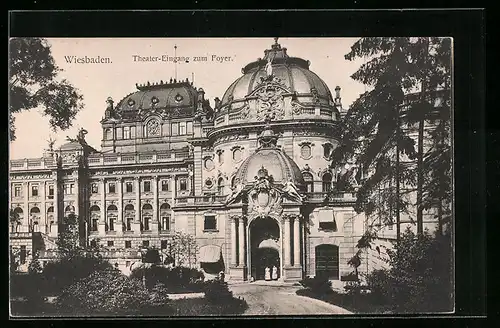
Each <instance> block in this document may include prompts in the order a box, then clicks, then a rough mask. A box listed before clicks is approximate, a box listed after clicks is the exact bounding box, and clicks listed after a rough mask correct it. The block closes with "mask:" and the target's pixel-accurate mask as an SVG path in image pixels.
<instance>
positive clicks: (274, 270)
mask: <svg viewBox="0 0 500 328" xmlns="http://www.w3.org/2000/svg"><path fill="white" fill-rule="evenodd" d="M271 278H272V279H273V280H278V268H277V267H276V265H273V273H272V275H271Z"/></svg>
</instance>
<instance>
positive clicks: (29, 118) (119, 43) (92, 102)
mask: <svg viewBox="0 0 500 328" xmlns="http://www.w3.org/2000/svg"><path fill="white" fill-rule="evenodd" d="M357 39H358V38H280V39H279V41H278V42H279V43H280V44H281V46H282V47H285V48H287V53H288V55H289V56H292V57H300V58H303V59H306V60H309V61H310V62H311V66H310V69H311V70H312V71H314V72H315V73H316V74H318V75H319V76H320V77H321V78H322V79H323V80H324V81H325V82H326V84H327V85H328V86H329V87H330V90H331V91H332V94H333V95H334V94H335V91H334V89H335V86H337V85H338V86H340V87H341V88H342V90H341V97H342V103H343V106H344V107H345V108H347V107H348V106H349V105H350V104H351V103H352V102H353V101H354V100H356V98H357V97H358V96H359V94H361V93H363V92H364V91H365V87H364V86H363V85H362V84H360V83H357V82H355V81H353V80H352V79H351V78H350V76H351V74H352V73H354V72H355V71H356V70H357V69H358V68H359V66H360V65H361V64H362V63H363V61H362V60H358V61H353V62H351V61H347V60H345V58H344V55H345V54H347V53H348V52H349V51H350V47H351V45H352V44H353V43H354V42H355V41H356V40H357ZM48 41H49V43H50V44H51V46H52V55H53V57H54V60H55V62H56V64H57V65H58V66H59V67H60V68H62V69H63V70H64V71H63V72H61V73H60V78H66V79H67V80H68V81H69V82H70V83H72V84H73V85H74V86H75V87H76V88H77V89H78V90H79V91H80V93H81V94H82V95H83V97H84V100H83V101H84V105H85V106H84V109H83V110H82V111H81V112H80V113H79V114H78V115H77V117H76V119H75V121H74V122H73V127H72V128H70V129H69V130H66V131H57V132H53V131H52V130H51V129H50V127H49V123H48V118H47V117H43V116H42V115H41V114H40V111H39V110H36V109H34V110H32V111H30V112H24V113H19V114H16V115H15V117H16V123H15V124H16V137H17V139H16V141H14V142H12V143H11V144H10V158H11V159H18V158H25V157H41V156H42V153H43V151H44V149H46V148H47V145H48V143H47V140H48V139H49V137H50V136H52V138H53V139H56V143H55V147H58V146H60V145H61V144H63V143H65V142H66V141H65V139H66V136H71V137H74V136H76V133H77V131H78V129H79V128H80V127H84V128H85V129H86V130H88V132H89V133H88V134H87V136H86V140H87V142H88V143H89V144H90V145H92V146H94V147H95V148H97V149H99V148H100V143H101V137H102V132H101V126H100V123H99V121H100V120H101V118H102V116H103V115H104V110H105V108H106V98H107V97H112V98H113V100H114V101H115V104H116V103H117V102H118V101H120V100H121V99H122V98H123V97H125V96H126V95H127V94H129V93H131V92H134V91H135V90H136V89H135V83H140V84H142V83H145V82H147V81H150V82H159V81H160V80H163V81H167V80H170V78H171V77H172V78H173V77H174V72H175V67H174V66H175V64H174V63H173V62H134V60H133V55H139V56H153V55H154V56H162V55H164V54H165V55H168V56H173V55H174V45H177V56H188V57H191V58H192V57H194V56H208V57H209V58H208V59H209V61H207V62H194V61H193V60H190V62H189V63H179V64H177V78H178V79H182V80H185V79H186V78H189V80H190V81H191V78H192V73H194V81H195V82H194V85H195V86H196V87H197V88H199V87H202V88H203V89H204V90H205V97H208V99H210V104H211V105H212V106H213V105H214V102H213V99H214V98H215V97H219V98H222V96H223V94H224V92H225V91H226V88H227V87H229V85H230V84H231V83H232V82H233V81H234V80H235V79H237V78H238V77H240V76H241V69H242V68H243V67H244V66H245V65H246V64H248V63H249V62H251V61H255V60H256V59H257V58H259V57H263V56H264V50H265V49H268V48H270V46H271V45H272V44H273V43H274V40H273V39H272V38H237V39H236V38H203V39H196V38H183V39H181V38H168V39H165V38H154V39H153V38H141V39H130V38H129V39H125V38H123V39H104V38H99V39H97V38H93V39H90V38H86V39H77V38H71V39H69V38H58V39H48ZM212 55H218V56H230V57H232V61H229V62H224V63H217V62H212V61H211V57H212ZM65 56H79V57H82V56H89V57H95V56H101V57H109V58H110V59H111V61H112V63H110V64H69V63H67V62H66V60H65Z"/></svg>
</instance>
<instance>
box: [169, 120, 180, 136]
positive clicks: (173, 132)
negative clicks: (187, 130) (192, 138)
mask: <svg viewBox="0 0 500 328" xmlns="http://www.w3.org/2000/svg"><path fill="white" fill-rule="evenodd" d="M170 134H171V135H173V136H177V135H179V123H172V130H171V133H170Z"/></svg>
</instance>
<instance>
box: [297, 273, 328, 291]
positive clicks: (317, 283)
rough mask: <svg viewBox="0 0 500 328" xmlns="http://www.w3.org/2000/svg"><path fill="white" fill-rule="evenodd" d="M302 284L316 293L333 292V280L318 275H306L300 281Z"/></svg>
mask: <svg viewBox="0 0 500 328" xmlns="http://www.w3.org/2000/svg"><path fill="white" fill-rule="evenodd" d="M300 284H301V285H302V286H304V287H305V288H308V289H310V290H311V291H312V292H314V293H316V294H328V293H331V292H332V282H331V281H329V280H328V279H327V278H322V277H318V276H315V277H314V278H309V277H306V278H304V279H302V280H301V281H300Z"/></svg>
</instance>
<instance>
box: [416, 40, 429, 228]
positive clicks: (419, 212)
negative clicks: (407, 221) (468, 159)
mask: <svg viewBox="0 0 500 328" xmlns="http://www.w3.org/2000/svg"><path fill="white" fill-rule="evenodd" d="M428 54H429V38H425V42H424V58H427V56H428ZM426 64H427V63H426V59H424V67H423V68H422V69H423V70H424V72H425V71H426V70H427V67H426ZM426 78H427V76H425V75H424V77H423V79H422V90H420V102H421V104H425V101H426V99H425V98H426V97H425V95H426V94H425V93H426V89H427V82H426ZM420 110H422V108H421V109H420ZM419 115H420V120H419V122H418V141H417V142H418V149H417V234H419V235H421V234H423V233H424V218H423V216H424V215H423V206H422V189H423V184H424V174H423V162H424V130H425V129H424V128H425V113H419Z"/></svg>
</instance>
